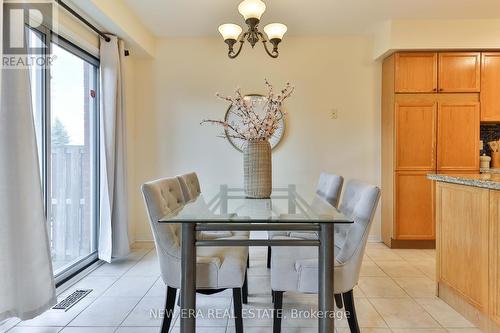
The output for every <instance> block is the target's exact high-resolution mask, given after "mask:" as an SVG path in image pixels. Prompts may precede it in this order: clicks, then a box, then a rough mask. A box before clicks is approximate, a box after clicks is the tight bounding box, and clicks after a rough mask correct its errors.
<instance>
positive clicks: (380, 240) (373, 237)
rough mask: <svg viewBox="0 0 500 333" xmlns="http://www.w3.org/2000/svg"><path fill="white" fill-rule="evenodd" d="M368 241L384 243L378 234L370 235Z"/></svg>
mask: <svg viewBox="0 0 500 333" xmlns="http://www.w3.org/2000/svg"><path fill="white" fill-rule="evenodd" d="M368 243H382V238H380V236H378V235H370V236H368Z"/></svg>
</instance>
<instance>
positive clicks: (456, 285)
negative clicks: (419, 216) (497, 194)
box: [436, 182, 490, 314]
mask: <svg viewBox="0 0 500 333" xmlns="http://www.w3.org/2000/svg"><path fill="white" fill-rule="evenodd" d="M489 195H490V190H488V189H484V188H478V187H472V186H463V185H457V184H447V183H441V182H438V183H437V184H436V224H437V239H438V242H437V253H438V257H437V275H438V282H439V284H440V288H439V291H440V297H441V292H442V291H443V292H444V290H442V289H441V285H443V284H444V285H445V286H446V287H447V288H451V289H452V290H453V291H454V292H455V293H457V294H458V295H460V296H461V297H462V298H464V299H466V300H467V302H468V303H469V304H472V305H473V306H474V307H475V308H477V309H479V310H480V311H481V312H483V313H486V314H487V313H488V304H489V302H488V294H489V293H488V289H489V284H488V282H489V269H488V263H489V248H488V247H489V246H488V244H489V230H488V229H489V228H488V227H489V223H488V222H489V211H490V207H489V206H490V202H489Z"/></svg>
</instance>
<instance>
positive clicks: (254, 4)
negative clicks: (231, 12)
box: [238, 0, 266, 20]
mask: <svg viewBox="0 0 500 333" xmlns="http://www.w3.org/2000/svg"><path fill="white" fill-rule="evenodd" d="M265 10H266V4H265V3H263V2H262V1H260V0H245V1H243V2H242V3H240V5H239V6H238V11H239V12H240V14H241V15H243V17H244V18H245V20H248V19H257V20H260V18H261V17H262V14H264V12H265Z"/></svg>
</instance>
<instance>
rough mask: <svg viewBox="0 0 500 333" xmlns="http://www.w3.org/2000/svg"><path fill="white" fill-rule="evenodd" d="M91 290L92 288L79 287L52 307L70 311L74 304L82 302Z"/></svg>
mask: <svg viewBox="0 0 500 333" xmlns="http://www.w3.org/2000/svg"><path fill="white" fill-rule="evenodd" d="M91 291H92V289H78V290H76V291H74V292H73V293H72V294H71V295H69V296H68V297H66V298H65V299H63V300H62V301H60V302H59V303H57V304H56V305H55V306H54V307H53V308H52V309H56V310H64V311H68V310H69V309H70V308H71V307H72V306H73V305H75V304H76V303H78V302H80V301H81V300H82V299H83V298H84V297H85V296H87V295H88V294H90V292H91Z"/></svg>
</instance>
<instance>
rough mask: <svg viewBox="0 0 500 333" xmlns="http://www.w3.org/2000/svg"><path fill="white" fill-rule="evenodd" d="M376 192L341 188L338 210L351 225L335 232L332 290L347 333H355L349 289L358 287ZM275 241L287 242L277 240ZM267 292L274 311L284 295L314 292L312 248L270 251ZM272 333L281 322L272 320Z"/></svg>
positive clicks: (354, 184) (355, 184)
mask: <svg viewBox="0 0 500 333" xmlns="http://www.w3.org/2000/svg"><path fill="white" fill-rule="evenodd" d="M379 197H380V190H379V188H378V187H377V186H373V185H369V184H366V183H363V182H360V181H355V180H351V181H349V182H348V183H347V185H346V186H345V191H344V197H343V200H342V204H341V205H340V207H339V210H340V211H341V212H342V213H343V214H344V215H345V216H347V217H350V218H351V219H352V220H353V221H354V223H352V224H350V225H349V229H348V230H347V232H346V233H345V234H339V233H338V232H337V231H335V235H334V240H335V250H334V251H335V252H334V254H335V262H334V277H335V278H334V290H332V293H334V294H339V295H342V298H343V301H344V302H343V303H344V308H345V311H346V317H347V319H348V323H349V328H350V330H351V332H353V333H354V332H359V326H358V322H357V317H356V309H355V306H354V298H353V288H354V287H355V286H356V285H357V284H358V280H359V272H360V270H361V264H362V261H363V256H364V253H365V248H366V243H367V241H368V235H369V233H370V227H371V224H372V221H373V215H374V214H375V210H376V209H377V204H378V201H379ZM276 239H290V237H283V236H278V237H277V238H276ZM272 262H273V264H272V266H271V289H272V291H273V300H274V309H275V311H276V313H277V311H279V310H281V309H282V305H283V293H284V292H286V291H294V292H303V293H317V292H318V249H317V248H315V247H273V249H272ZM273 326H274V332H275V333H279V332H280V330H281V318H280V317H279V316H275V317H274V323H273Z"/></svg>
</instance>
